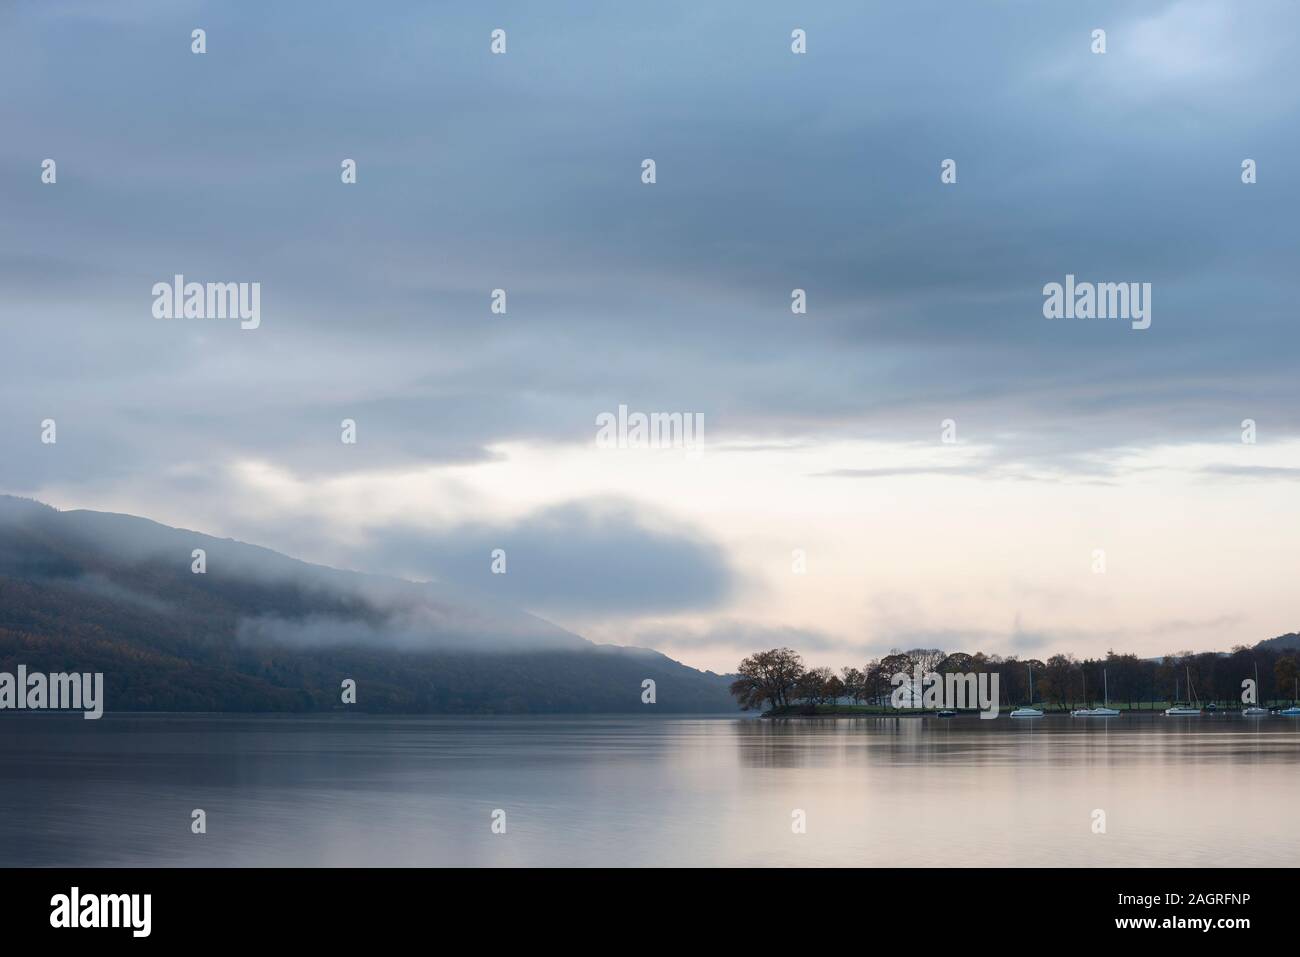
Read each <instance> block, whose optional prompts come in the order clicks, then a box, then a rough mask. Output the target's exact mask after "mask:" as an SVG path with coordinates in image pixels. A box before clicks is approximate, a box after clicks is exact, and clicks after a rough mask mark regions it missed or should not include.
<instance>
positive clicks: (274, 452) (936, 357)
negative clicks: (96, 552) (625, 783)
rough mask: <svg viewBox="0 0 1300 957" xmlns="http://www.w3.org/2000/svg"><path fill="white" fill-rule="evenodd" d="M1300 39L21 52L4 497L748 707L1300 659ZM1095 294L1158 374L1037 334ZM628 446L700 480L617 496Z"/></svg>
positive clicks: (1182, 22) (851, 8)
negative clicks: (496, 304) (891, 673)
mask: <svg viewBox="0 0 1300 957" xmlns="http://www.w3.org/2000/svg"><path fill="white" fill-rule="evenodd" d="M196 28H201V29H203V30H205V31H206V52H205V53H202V54H196V53H194V52H192V48H191V47H192V31H193V30H194V29H196ZM1298 28H1300V9H1298V8H1297V7H1296V5H1295V4H1294V3H1292V2H1282V0H1279V2H1271V0H1250V2H1246V3H1240V2H1228V0H1153V2H1145V3H1140V4H1139V3H1104V2H1099V3H1090V4H1087V5H1080V4H1064V3H1042V2H1029V0H1025V2H1011V0H1008V2H989V3H965V2H963V3H957V2H951V0H950V2H942V3H941V2H933V3H931V2H915V3H906V4H899V3H875V2H845V3H837V2H826V3H819V4H816V5H815V6H813V5H794V4H787V3H767V2H758V3H755V2H745V3H741V2H716V3H709V4H699V3H693V2H672V0H669V2H664V3H656V4H653V5H649V6H647V5H634V4H630V3H626V4H625V3H610V2H590V3H582V2H560V3H547V4H537V3H476V4H450V3H424V2H421V3H391V4H385V5H384V6H383V12H382V14H379V13H377V12H376V10H375V9H371V8H368V7H367V6H366V5H363V4H350V3H329V2H323V3H290V2H280V3H275V4H263V3H242V2H222V3H196V2H173V0H134V2H129V0H128V2H120V3H113V4H105V3H98V2H80V3H78V2H70V3H62V4H45V3H36V2H15V3H10V4H6V5H4V6H3V7H0V80H3V82H4V86H5V88H6V89H8V90H10V91H16V95H11V96H7V97H5V98H3V100H0V123H2V124H3V129H4V131H5V135H4V136H2V137H0V209H2V210H3V213H2V214H0V284H2V288H3V290H4V295H3V297H0V329H2V330H3V332H2V339H0V345H2V347H0V373H2V374H0V399H2V400H3V404H2V407H0V450H3V455H2V456H0V491H2V492H8V493H12V494H20V495H30V496H34V497H37V498H39V499H41V500H43V501H47V502H49V503H51V504H53V505H56V506H58V507H60V508H92V509H101V510H112V511H122V512H129V513H132V514H137V515H143V516H147V517H149V518H152V519H155V520H157V521H160V522H165V523H167V524H171V525H178V526H182V527H187V528H194V529H199V530H202V531H204V532H208V533H211V534H216V535H223V536H230V537H234V538H238V539H241V540H244V541H249V542H254V543H257V544H261V545H265V546H268V547H270V548H274V549H277V550H280V551H284V552H286V553H289V554H292V555H295V556H298V557H301V558H304V559H307V560H309V561H317V562H322V563H326V564H330V565H334V566H337V567H343V568H353V569H358V570H363V571H369V572H379V573H385V574H393V575H398V576H402V577H406V578H411V579H413V580H438V581H443V582H447V583H450V584H459V585H464V586H467V587H473V588H475V589H478V590H480V591H483V592H486V593H488V594H490V595H497V596H499V597H500V599H501V600H502V601H503V602H510V603H513V604H517V605H519V606H521V607H524V608H527V609H529V610H532V611H534V612H536V613H538V614H540V615H542V616H544V617H546V618H548V619H549V620H551V621H554V622H556V623H557V624H559V625H561V626H563V627H565V628H568V629H570V630H572V631H575V632H577V633H579V634H582V635H584V636H586V637H588V638H590V639H592V640H595V641H601V642H612V643H617V644H633V645H642V646H646V647H652V648H656V649H658V650H660V651H663V652H665V653H667V654H670V655H672V656H673V657H676V658H678V659H680V660H682V661H685V662H686V663H687V664H691V665H694V666H697V667H703V668H711V669H713V670H718V671H727V670H732V669H734V667H735V665H736V663H737V662H738V661H739V659H740V658H741V657H742V656H743V655H745V654H748V653H750V652H752V651H754V650H758V649H761V648H766V647H771V646H775V645H779V644H784V645H789V646H791V647H793V648H795V649H796V650H799V651H800V652H802V653H803V655H804V657H805V659H807V660H808V661H809V662H810V663H812V664H830V665H835V666H840V665H847V664H856V665H861V664H862V663H864V662H865V661H866V660H867V659H868V658H869V657H874V656H879V655H881V654H884V653H887V652H888V651H889V650H890V649H892V648H909V647H916V646H930V647H941V648H944V649H945V650H948V651H958V650H964V651H975V650H983V651H986V652H989V653H998V654H1017V655H1022V656H1023V655H1035V656H1038V657H1045V656H1047V655H1049V654H1051V653H1055V652H1058V651H1068V652H1073V653H1075V654H1079V655H1084V654H1102V653H1104V652H1105V651H1106V650H1107V649H1109V648H1115V649H1117V650H1131V651H1135V652H1138V653H1140V654H1148V655H1155V654H1162V653H1165V652H1168V651H1173V650H1180V649H1192V650H1205V649H1212V648H1221V649H1226V648H1229V647H1231V646H1233V645H1236V644H1243V643H1250V644H1253V643H1254V642H1256V641H1258V640H1261V639H1264V638H1269V637H1272V636H1274V635H1277V634H1282V633H1284V632H1288V631H1295V630H1297V629H1298V628H1300V621H1298V620H1297V619H1298V616H1297V609H1296V603H1295V600H1294V592H1295V589H1294V584H1293V583H1294V580H1295V569H1296V567H1297V559H1300V509H1297V508H1296V493H1297V488H1298V487H1300V486H1298V485H1297V480H1300V403H1298V402H1297V398H1298V393H1300V388H1298V387H1297V376H1296V367H1297V366H1296V359H1297V357H1298V355H1300V332H1298V331H1297V326H1296V303H1297V293H1298V292H1300V270H1297V268H1296V262H1297V254H1298V253H1300V230H1297V227H1296V223H1297V215H1296V214H1297V210H1298V209H1300V205H1298V202H1297V201H1298V200H1300V187H1298V186H1297V176H1296V175H1295V171H1294V170H1293V169H1292V168H1291V167H1292V163H1293V160H1294V157H1295V156H1296V155H1297V154H1298V152H1300V151H1298V149H1297V148H1298V147H1300V142H1298V141H1300V123H1298V122H1297V119H1298V117H1297V111H1298V107H1300V82H1297V80H1298V79H1300V77H1298V76H1297V74H1298V73H1300V67H1298V66H1297V60H1296V58H1295V56H1294V51H1293V49H1292V45H1293V38H1294V36H1295V35H1296V33H1297V30H1298ZM496 29H501V30H504V31H505V35H506V51H505V53H503V54H494V53H493V52H492V50H491V48H490V46H491V35H492V31H493V30H496ZM795 29H801V30H804V31H805V32H806V37H807V52H806V53H803V54H796V53H793V52H792V49H791V43H792V40H791V33H792V31H793V30H795ZM1097 29H1103V30H1105V35H1106V51H1105V53H1104V54H1098V53H1094V52H1093V47H1094V44H1095V41H1094V38H1093V32H1094V31H1095V30H1097ZM47 158H50V159H54V160H55V161H56V164H57V167H56V169H57V178H56V181H55V182H54V183H45V182H42V161H43V160H45V159H47ZM345 159H353V160H355V162H356V170H357V176H356V182H355V183H344V182H342V177H341V172H340V170H341V164H342V162H343V161H344V160H345ZM645 159H653V160H654V161H655V182H654V183H653V184H648V183H645V182H643V175H642V173H643V160H645ZM946 159H952V160H954V161H955V163H956V182H953V183H945V182H942V180H941V164H942V163H943V162H944V160H946ZM1245 159H1253V160H1254V161H1255V164H1256V175H1257V181H1256V182H1254V183H1250V184H1247V183H1243V181H1242V163H1243V160H1245ZM178 273H179V274H183V275H184V276H185V277H186V279H187V280H190V281H198V282H259V283H260V284H261V285H260V290H261V308H260V325H259V326H258V328H256V329H242V328H240V325H239V323H238V322H230V321H221V320H207V319H193V318H191V319H185V318H176V319H159V318H156V317H155V316H154V314H153V311H152V306H153V298H154V297H153V293H152V287H153V285H154V284H155V283H157V282H160V281H161V282H170V281H171V279H172V277H173V276H174V275H175V274H178ZM1067 274H1069V275H1074V276H1077V277H1078V279H1079V281H1093V282H1137V283H1150V284H1151V299H1150V305H1151V320H1152V321H1151V326H1150V328H1148V329H1144V330H1138V329H1133V328H1132V327H1131V325H1130V323H1129V322H1128V321H1125V320H1122V319H1106V320H1102V319H1096V320H1085V319H1047V318H1045V317H1044V314H1043V303H1044V292H1043V287H1044V285H1045V284H1047V283H1051V282H1064V281H1065V276H1066V275H1067ZM494 289H504V290H505V291H506V294H507V308H506V312H505V314H494V313H493V312H492V310H491V308H490V306H491V296H492V290H494ZM794 289H803V290H805V291H806V298H807V312H806V313H805V314H796V313H794V312H792V309H791V301H792V300H791V294H792V290H794ZM620 405H626V406H627V407H628V408H629V409H630V410H633V411H640V412H644V413H652V412H660V413H673V412H679V413H686V414H690V415H693V416H694V415H698V416H702V421H703V423H704V429H703V438H702V441H700V442H699V443H697V445H696V447H695V448H692V449H683V448H671V447H670V448H608V447H604V446H603V444H602V443H600V442H598V441H597V433H598V429H597V420H598V417H599V416H601V415H602V414H603V413H615V412H616V411H617V409H618V407H619V406H620ZM46 419H53V420H54V421H55V422H56V423H57V441H56V442H54V443H52V444H51V443H48V442H42V441H41V436H42V429H43V427H42V425H41V423H42V422H43V421H44V420H46ZM344 419H352V420H354V421H355V423H356V436H357V441H356V442H355V443H354V444H346V443H344V442H342V441H341V440H340V433H341V423H342V421H343V420H344ZM1247 419H1250V420H1252V421H1253V422H1254V423H1255V441H1254V442H1244V441H1243V421H1244V420H1247ZM949 420H950V424H949V425H948V426H946V427H945V425H944V423H945V422H946V421H949ZM945 438H948V439H955V441H944V439H945ZM494 549H501V550H503V551H504V553H505V555H506V561H507V564H506V572H505V574H494V573H493V571H492V558H491V554H492V552H493V550H494Z"/></svg>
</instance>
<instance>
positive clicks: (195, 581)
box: [0, 495, 735, 713]
mask: <svg viewBox="0 0 1300 957" xmlns="http://www.w3.org/2000/svg"><path fill="white" fill-rule="evenodd" d="M196 548H200V549H203V550H204V552H205V554H204V556H203V558H204V562H205V563H206V567H205V569H204V571H203V573H202V574H196V573H194V571H193V570H192V568H193V564H194V562H195V561H196V560H195V559H194V558H193V557H192V553H193V550H194V549H196ZM18 663H22V664H26V665H27V666H28V668H29V669H31V670H48V671H68V670H75V671H103V672H104V675H105V685H106V689H107V691H106V695H107V698H108V708H109V710H110V711H111V710H143V711H149V710H178V711H185V710H206V711H213V710H215V711H225V710H231V711H318V710H340V709H344V708H349V707H350V708H354V709H355V710H361V711H380V712H409V713H594V712H618V711H636V712H649V711H652V710H654V711H675V712H690V711H734V710H735V705H734V703H733V702H732V700H731V698H730V696H729V694H728V692H727V685H728V683H729V677H728V676H724V675H717V674H714V673H713V672H707V671H703V672H702V671H697V670H696V669H693V668H690V667H688V666H687V665H684V664H682V663H680V662H677V661H674V660H673V659H671V658H668V657H667V656H665V655H662V654H660V653H659V652H655V651H653V650H650V649H641V648H632V647H627V646H620V645H597V644H594V643H592V642H590V641H588V640H587V639H585V638H582V637H581V636H578V635H576V634H573V633H572V632H569V631H567V630H565V629H563V628H560V627H559V626H557V625H555V624H553V623H551V622H548V621H546V620H545V619H542V618H539V617H537V616H535V615H532V614H530V613H528V612H526V611H524V610H522V609H518V608H515V607H513V606H512V605H510V604H509V603H507V602H504V601H497V600H495V599H492V598H491V597H490V596H480V595H477V594H474V593H472V592H470V591H469V590H467V589H458V588H452V587H451V586H448V585H445V584H442V583H439V582H409V581H404V580H401V579H394V578H387V577H384V576H378V575H370V574H367V573H364V572H357V571H350V570H343V569H337V568H331V567H329V566H324V565H315V564H312V563H310V562H305V561H303V560H301V559H297V558H294V557H292V556H289V555H284V554H282V553H280V552H276V551H274V550H272V549H269V548H266V547H264V546H260V545H254V544H250V543H245V542H240V541H237V540H235V539H230V538H217V537H215V536H211V535H207V534H206V533H203V532H198V531H194V530H190V529H178V528H173V527H172V526H168V525H164V524H162V523H159V522H155V521H153V520H152V519H148V518H143V517H139V516H134V515H126V514H123V513H116V512H96V511H90V510H84V509H73V510H67V511H60V510H58V509H56V508H54V507H52V506H49V505H46V504H45V503H42V502H37V501H35V500H32V499H20V498H16V497H14V496H6V495H0V668H3V669H8V670H12V667H13V666H15V665H16V664H18ZM345 678H351V679H353V680H355V681H356V682H357V701H356V704H355V705H343V704H342V702H341V700H340V698H341V695H340V686H341V682H342V681H343V680H344V679H345ZM647 678H648V679H651V680H653V681H654V682H655V686H656V687H655V690H656V702H655V704H654V705H648V704H643V703H642V700H641V696H642V682H643V681H644V680H645V679H647Z"/></svg>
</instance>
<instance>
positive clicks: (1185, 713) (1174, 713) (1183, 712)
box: [1165, 708, 1201, 718]
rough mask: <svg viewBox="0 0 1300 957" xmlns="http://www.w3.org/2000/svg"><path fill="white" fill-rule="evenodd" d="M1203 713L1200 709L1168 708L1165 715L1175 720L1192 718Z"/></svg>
mask: <svg viewBox="0 0 1300 957" xmlns="http://www.w3.org/2000/svg"><path fill="white" fill-rule="evenodd" d="M1200 713H1201V709H1200V708H1166V709H1165V714H1167V715H1169V716H1170V717H1174V718H1181V717H1190V716H1191V715H1197V714H1200Z"/></svg>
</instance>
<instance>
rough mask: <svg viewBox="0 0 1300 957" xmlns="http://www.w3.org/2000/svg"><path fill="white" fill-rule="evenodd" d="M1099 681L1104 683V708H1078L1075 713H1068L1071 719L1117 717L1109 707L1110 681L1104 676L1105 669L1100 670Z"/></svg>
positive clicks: (1116, 713)
mask: <svg viewBox="0 0 1300 957" xmlns="http://www.w3.org/2000/svg"><path fill="white" fill-rule="evenodd" d="M1101 680H1102V681H1104V682H1105V683H1106V697H1105V698H1104V699H1103V701H1105V707H1102V708H1080V709H1079V710H1077V711H1071V712H1070V716H1071V717H1073V718H1117V717H1119V712H1118V711H1116V710H1115V709H1114V708H1112V707H1111V706H1110V679H1109V677H1108V676H1107V675H1106V669H1105V668H1102V669H1101ZM1084 681H1085V682H1086V681H1087V679H1086V678H1085V679H1084ZM1084 694H1085V695H1086V694H1087V690H1086V687H1085V691H1084Z"/></svg>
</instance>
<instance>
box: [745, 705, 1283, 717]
mask: <svg viewBox="0 0 1300 957" xmlns="http://www.w3.org/2000/svg"><path fill="white" fill-rule="evenodd" d="M1283 706H1284V705H1277V707H1283ZM1017 707H1019V705H1009V706H1007V707H1005V708H1003V709H1001V710H1000V711H999V712H998V717H1002V716H1004V715H1009V714H1011V712H1012V711H1013V710H1015V708H1017ZM1034 707H1036V708H1038V710H1040V711H1042V712H1043V716H1044V717H1052V716H1064V717H1069V716H1070V712H1071V711H1072V710H1073V709H1072V708H1045V707H1043V706H1042V705H1041V704H1036V705H1035V706H1034ZM1079 707H1084V706H1083V705H1079ZM1111 707H1113V708H1115V709H1117V710H1118V711H1119V712H1120V714H1119V715H1115V717H1123V716H1130V715H1132V716H1142V717H1157V718H1163V717H1165V709H1166V708H1171V707H1174V705H1173V704H1172V703H1169V702H1156V703H1155V704H1153V705H1152V707H1149V708H1147V707H1142V708H1128V707H1125V706H1124V705H1118V704H1112V705H1111ZM939 710H940V709H938V708H892V707H883V706H880V705H851V704H841V705H829V704H819V705H816V706H815V707H814V706H812V705H790V706H788V707H785V708H771V709H769V710H767V711H764V712H763V713H762V714H761V715H759V717H761V718H937V717H939ZM947 710H953V709H947ZM956 711H957V715H956V716H957V717H963V718H964V717H971V716H978V715H979V713H980V712H979V710H978V709H976V708H959V709H956ZM1229 716H1232V717H1240V716H1241V711H1240V710H1239V709H1227V708H1216V709H1215V710H1213V711H1206V710H1202V713H1201V714H1200V715H1187V716H1186V717H1202V718H1214V717H1229ZM1260 717H1264V716H1263V715H1261V716H1260ZM1268 717H1277V715H1275V714H1270V715H1268ZM1097 720H1105V719H1104V718H1100V717H1099V718H1097Z"/></svg>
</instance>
